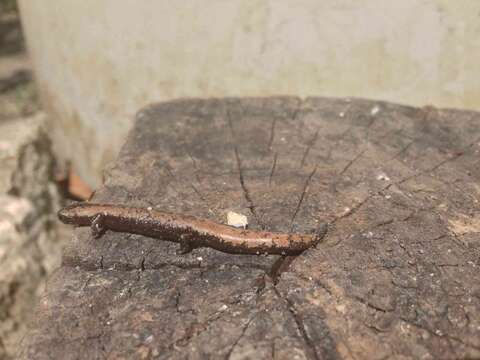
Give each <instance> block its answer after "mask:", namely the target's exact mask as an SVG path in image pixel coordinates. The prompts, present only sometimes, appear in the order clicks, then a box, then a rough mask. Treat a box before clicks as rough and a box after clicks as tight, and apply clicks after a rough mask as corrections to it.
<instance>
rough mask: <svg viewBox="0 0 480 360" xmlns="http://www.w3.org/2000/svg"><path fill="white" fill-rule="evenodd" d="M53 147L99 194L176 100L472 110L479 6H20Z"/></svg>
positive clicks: (478, 79)
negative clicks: (165, 104)
mask: <svg viewBox="0 0 480 360" xmlns="http://www.w3.org/2000/svg"><path fill="white" fill-rule="evenodd" d="M19 2H20V4H19V5H20V10H21V15H22V18H23V24H24V28H25V32H26V36H27V42H28V46H29V49H30V52H31V55H32V56H33V61H34V66H35V70H36V76H37V80H38V84H39V86H40V89H41V93H42V97H43V100H44V103H45V105H46V107H47V110H48V111H49V112H50V113H51V114H52V115H53V119H54V123H53V125H54V126H53V133H52V135H53V136H54V141H55V144H56V149H57V152H58V153H59V155H61V156H62V157H63V158H64V159H66V158H71V159H73V162H74V165H75V167H76V169H77V171H78V172H79V173H80V175H82V176H83V177H84V178H85V179H86V180H87V181H88V182H89V183H90V184H91V185H98V184H99V182H100V179H101V170H102V168H103V167H104V165H105V163H106V162H108V161H110V160H112V159H113V158H114V157H115V154H116V152H117V151H118V149H119V147H120V145H121V144H122V142H123V140H124V136H125V134H126V132H127V131H128V130H129V128H130V126H131V123H132V119H133V115H134V113H135V112H136V111H137V110H138V109H139V108H140V107H142V106H143V105H145V104H148V103H150V102H154V101H162V100H167V99H172V98H178V97H212V96H215V97H221V96H234V95H235V96H236V95H239V96H242V95H248V96H257V95H258V96H266V95H278V94H282V95H285V94H292V95H300V96H307V95H314V96H357V97H367V98H376V99H382V100H391V101H395V102H401V103H408V104H414V105H425V104H432V105H436V106H440V107H460V108H471V109H477V110H480V1H478V0H455V1H452V0H401V1H385V0H364V1H358V0H228V1H227V0H208V1H204V0H184V1H166V0H145V1H135V0H122V1H118V0H82V1H71V0H55V1H49V2H44V1H32V0H20V1H19Z"/></svg>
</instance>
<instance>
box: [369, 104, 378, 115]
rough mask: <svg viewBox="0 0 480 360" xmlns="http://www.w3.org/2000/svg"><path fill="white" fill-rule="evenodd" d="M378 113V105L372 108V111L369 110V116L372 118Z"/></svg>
mask: <svg viewBox="0 0 480 360" xmlns="http://www.w3.org/2000/svg"><path fill="white" fill-rule="evenodd" d="M379 111H380V108H379V107H378V105H376V106H374V107H373V108H372V110H370V115H373V116H374V115H376V114H378V112H379Z"/></svg>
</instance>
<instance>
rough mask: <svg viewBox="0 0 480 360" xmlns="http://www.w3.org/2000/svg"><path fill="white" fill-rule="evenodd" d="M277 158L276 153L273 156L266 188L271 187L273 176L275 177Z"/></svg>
mask: <svg viewBox="0 0 480 360" xmlns="http://www.w3.org/2000/svg"><path fill="white" fill-rule="evenodd" d="M277 156H278V153H275V154H273V161H272V168H271V170H270V176H269V177H268V186H271V185H272V179H273V176H274V175H275V169H276V167H277Z"/></svg>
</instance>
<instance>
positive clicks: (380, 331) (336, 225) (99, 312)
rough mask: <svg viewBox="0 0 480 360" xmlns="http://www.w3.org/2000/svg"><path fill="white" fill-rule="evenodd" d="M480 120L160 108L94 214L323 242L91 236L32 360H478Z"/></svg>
mask: <svg viewBox="0 0 480 360" xmlns="http://www.w3.org/2000/svg"><path fill="white" fill-rule="evenodd" d="M479 155H480V115H479V114H477V113H473V112H466V111H454V110H438V109H434V108H423V109H417V108H412V107H407V106H400V105H394V104H389V103H383V102H373V101H365V100H356V99H352V100H350V99H323V98H313V99H306V100H300V99H297V98H268V99H241V100H240V99H226V100H207V101H203V100H184V101H176V102H170V103H165V104H159V105H154V106H151V107H148V108H146V109H144V110H143V111H141V112H140V113H139V114H138V121H137V123H136V126H135V128H134V129H133V130H132V132H131V133H130V136H129V137H128V140H127V142H126V144H125V146H124V147H123V150H122V151H121V154H120V155H119V158H118V160H117V161H116V163H115V164H114V165H113V166H112V167H111V168H110V169H109V170H108V171H107V173H106V177H105V184H104V186H103V187H102V188H100V189H99V190H98V191H97V193H96V194H95V197H94V199H93V200H92V201H96V202H104V203H121V204H129V205H133V206H152V207H156V208H158V209H162V210H165V211H174V212H180V213H185V214H191V215H195V216H201V217H205V218H208V219H213V220H215V221H218V222H225V220H226V213H227V212H228V211H235V212H238V213H242V214H245V215H247V216H248V217H249V221H250V227H251V228H254V229H268V230H274V231H290V230H295V231H307V230H309V229H313V228H315V227H316V226H317V225H318V223H319V222H328V223H329V224H330V226H329V231H328V234H327V236H326V238H325V239H324V241H323V242H322V243H321V244H319V245H318V246H317V248H312V249H309V250H307V251H306V252H304V253H303V254H301V255H300V256H298V257H287V258H286V259H282V258H281V257H278V256H268V257H265V256H242V255H227V254H223V253H220V252H217V251H215V250H211V249H197V250H194V251H193V252H192V253H190V254H187V255H177V254H176V252H175V251H176V245H175V244H171V243H167V242H162V241H159V240H155V239H150V238H145V237H141V236H137V235H128V234H118V233H111V232H110V233H107V234H106V235H105V236H104V237H103V238H101V239H97V240H95V239H93V238H92V237H91V236H90V234H89V232H88V230H86V229H79V230H77V231H76V233H75V237H74V240H73V242H72V244H71V246H70V247H69V248H68V250H67V251H66V253H65V256H64V261H63V266H62V268H61V269H60V270H59V271H58V272H57V273H56V274H55V276H53V277H52V278H51V279H50V281H49V283H48V287H47V292H46V295H45V297H44V301H43V302H42V304H41V307H40V309H39V311H38V317H37V320H36V323H35V325H34V327H33V329H32V332H31V333H30V335H29V337H28V338H27V339H26V340H25V342H24V344H23V349H22V356H23V358H32V359H47V358H62V359H94V358H128V359H137V358H138V359H141V358H160V359H166V358H180V359H182V358H191V359H203V358H232V359H240V358H241V359H246V358H251V359H263V358H266V359H269V358H275V359H295V358H298V359H303V358H308V359H336V358H345V359H350V358H352V359H385V358H402V359H408V358H424V359H429V358H432V359H433V358H435V359H440V358H449V359H451V358H461V357H465V358H467V357H469V358H473V357H480V280H479V275H478V269H479V266H480V260H479V259H480V251H479V249H480V204H479V199H480V184H479V180H480V156H479Z"/></svg>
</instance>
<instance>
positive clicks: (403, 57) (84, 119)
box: [0, 0, 480, 359]
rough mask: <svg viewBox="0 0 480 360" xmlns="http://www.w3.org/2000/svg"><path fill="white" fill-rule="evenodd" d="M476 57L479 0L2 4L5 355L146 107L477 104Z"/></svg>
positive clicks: (1, 354)
mask: <svg viewBox="0 0 480 360" xmlns="http://www.w3.org/2000/svg"><path fill="white" fill-rule="evenodd" d="M22 29H23V30H22ZM24 39H25V40H24ZM27 50H28V51H27ZM27 54H28V55H27ZM478 64H480V2H479V1H478V0H457V1H451V0H422V1H418V0H403V1H384V0H367V1H361V2H360V1H355V0H337V1H330V0H322V1H318V0H299V1H278V0H247V1H240V0H232V1H224V0H211V1H208V2H206V1H196V0H190V1H182V2H176V3H175V5H172V2H168V1H144V2H138V1H134V0H123V1H121V2H119V1H115V0H103V1H97V0H82V1H75V2H73V1H69V0H55V1H52V2H41V1H28V0H19V2H18V4H17V3H16V2H15V1H14V0H0V263H1V265H2V266H1V267H0V359H8V358H10V357H13V354H14V352H15V349H16V347H17V344H18V342H19V341H21V339H22V336H23V334H24V332H25V328H26V324H27V323H28V319H29V316H30V314H31V312H32V309H33V308H34V306H35V304H37V303H38V299H39V296H40V294H41V293H42V291H43V283H44V279H45V277H46V276H48V274H50V273H51V272H52V271H53V270H54V269H55V268H56V267H57V266H58V264H59V261H60V254H61V250H62V246H63V244H65V242H66V241H67V240H68V237H69V230H68V229H65V228H62V227H59V225H58V224H57V222H56V220H55V213H56V210H57V209H58V208H59V207H60V206H61V204H62V199H64V198H65V197H69V198H74V199H79V200H81V199H86V198H88V196H89V195H90V193H91V191H92V189H94V188H95V187H97V186H99V184H101V179H102V170H103V169H104V167H105V166H106V164H108V163H109V162H110V161H112V160H114V158H115V156H116V154H117V153H118V151H119V149H120V147H121V145H122V143H123V141H124V139H125V136H126V134H127V133H128V131H129V129H130V128H131V126H132V124H133V122H134V115H135V113H136V112H137V111H138V110H139V109H141V108H142V107H143V106H146V105H148V104H149V103H152V102H158V101H164V100H169V99H175V98H180V97H224V96H269V95H297V96H302V97H304V96H328V97H363V98H372V99H379V100H388V101H392V102H399V103H405V104H410V105H415V106H425V105H432V106H437V107H455V108H464V109H473V110H480V66H479V65H478ZM33 79H35V83H34V82H33ZM40 304H41V302H40Z"/></svg>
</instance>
